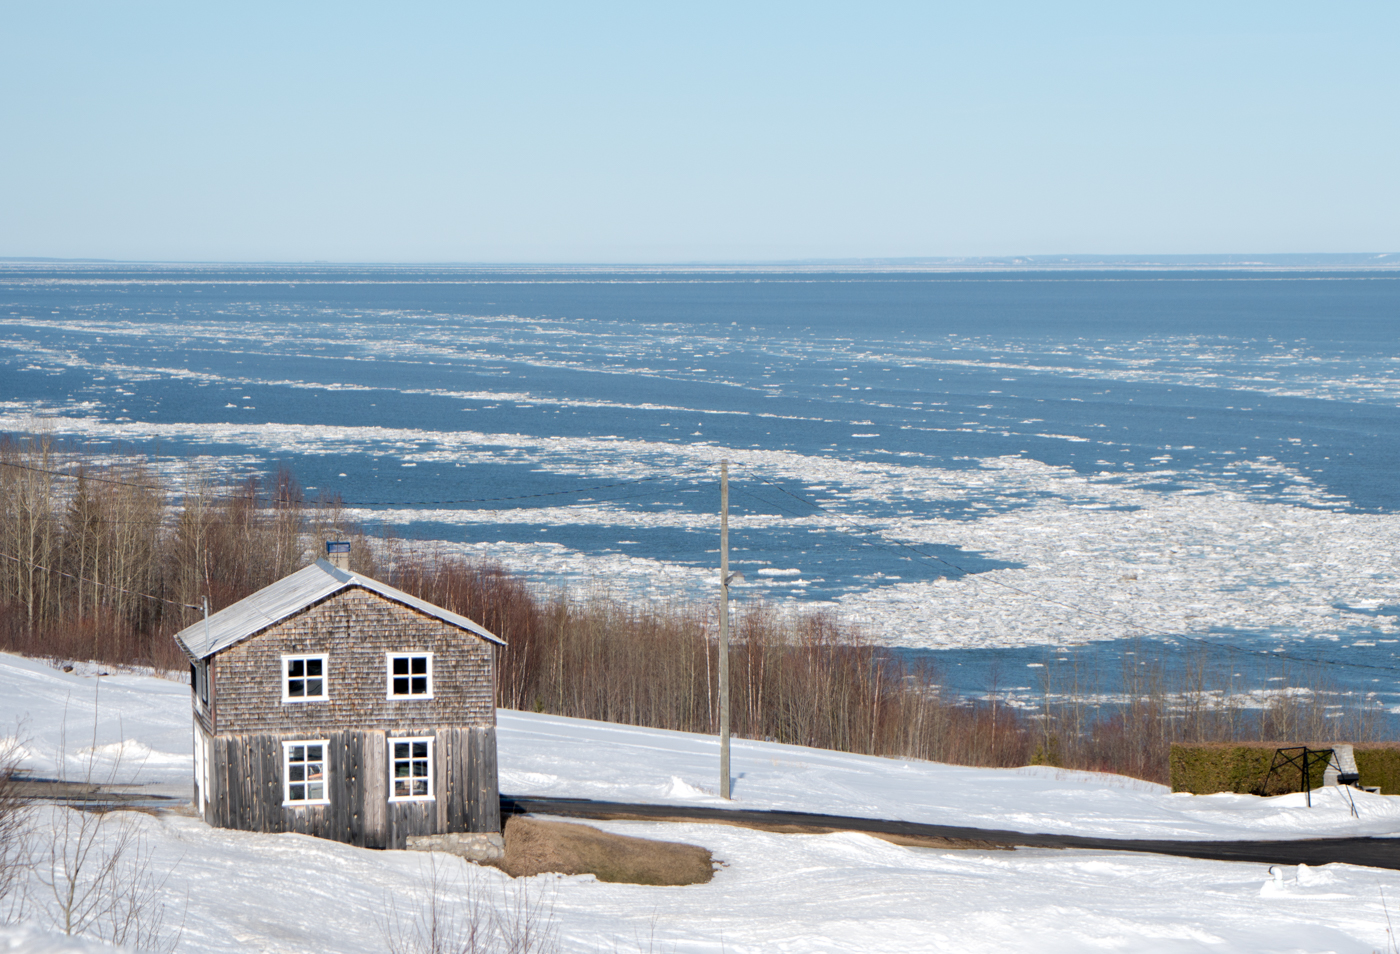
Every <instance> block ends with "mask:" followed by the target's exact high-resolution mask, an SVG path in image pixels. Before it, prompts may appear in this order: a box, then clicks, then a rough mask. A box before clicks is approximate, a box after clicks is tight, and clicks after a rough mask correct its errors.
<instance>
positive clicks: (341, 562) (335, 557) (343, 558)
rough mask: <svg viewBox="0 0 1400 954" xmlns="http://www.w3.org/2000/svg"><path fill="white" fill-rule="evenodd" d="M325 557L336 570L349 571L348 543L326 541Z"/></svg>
mask: <svg viewBox="0 0 1400 954" xmlns="http://www.w3.org/2000/svg"><path fill="white" fill-rule="evenodd" d="M326 559H327V560H329V561H331V566H333V567H335V568H336V569H337V570H344V571H345V572H347V573H349V572H350V544H349V543H347V542H345V541H335V540H327V541H326Z"/></svg>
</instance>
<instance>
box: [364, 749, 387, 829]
mask: <svg viewBox="0 0 1400 954" xmlns="http://www.w3.org/2000/svg"><path fill="white" fill-rule="evenodd" d="M363 746H364V748H363V752H364V762H365V771H364V783H363V784H362V785H361V786H360V798H361V809H360V810H361V813H362V814H363V816H364V830H365V847H367V848H388V847H389V846H390V835H389V812H388V809H389V802H388V799H389V765H388V760H389V742H388V738H387V737H386V736H385V734H384V733H383V732H366V733H364V742H363Z"/></svg>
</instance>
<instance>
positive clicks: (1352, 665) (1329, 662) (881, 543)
mask: <svg viewBox="0 0 1400 954" xmlns="http://www.w3.org/2000/svg"><path fill="white" fill-rule="evenodd" d="M745 472H746V473H748V474H749V475H750V476H752V477H754V478H756V479H757V480H759V481H761V482H762V483H765V484H767V485H768V486H770V487H772V488H774V489H775V490H777V491H779V492H781V493H784V494H786V495H787V496H789V497H791V498H792V499H794V500H796V501H798V502H800V503H803V504H805V505H807V506H808V507H811V508H812V509H813V510H816V511H817V512H819V513H823V514H826V515H827V516H829V517H832V518H833V519H836V520H838V521H842V522H844V523H847V524H848V525H851V526H853V527H854V533H853V532H852V531H847V530H842V529H841V528H840V527H835V528H833V529H835V530H836V531H837V532H838V533H846V534H849V535H851V536H854V534H855V533H862V534H878V533H879V532H880V531H879V530H877V529H875V528H873V527H859V526H855V525H854V523H853V522H852V521H850V520H849V519H848V518H846V517H843V516H842V515H840V514H836V513H832V512H831V511H830V510H828V509H826V508H825V507H823V506H822V505H821V504H819V503H816V502H814V501H811V500H808V499H807V498H805V497H802V496H801V495H799V494H795V493H793V492H792V491H790V490H788V489H787V488H786V487H783V486H782V485H781V484H779V483H777V482H776V481H772V480H769V479H767V478H765V477H762V476H760V475H758V474H755V473H753V471H751V470H748V469H747V468H745ZM790 512H791V511H789V513H790ZM856 539H860V538H859V537H857V538H856ZM861 542H863V543H865V544H866V545H867V546H874V547H879V548H881V549H886V550H891V551H893V550H894V547H899V548H901V549H905V550H908V551H910V552H912V553H914V554H916V555H917V556H918V557H920V558H921V559H923V560H925V561H928V560H933V561H936V562H938V563H941V564H943V565H944V566H947V567H950V568H951V569H954V570H957V571H958V572H959V573H960V574H962V575H963V576H964V577H969V576H970V577H972V579H973V582H977V583H991V584H993V585H994V586H1000V587H1003V588H1004V589H1008V590H1011V591H1013V592H1016V593H1020V594H1021V595H1023V596H1028V597H1030V598H1031V599H1035V600H1039V601H1040V602H1042V603H1048V604H1050V605H1052V606H1059V607H1062V608H1063V609H1067V610H1070V611H1072V612H1075V613H1082V614H1084V615H1086V616H1093V617H1096V618H1098V619H1104V620H1109V621H1111V622H1117V623H1126V624H1127V625H1128V626H1130V627H1132V628H1133V629H1136V630H1138V631H1139V632H1140V633H1141V634H1142V635H1147V636H1157V637H1160V638H1162V639H1184V640H1187V641H1189V642H1193V643H1198V644H1200V645H1202V646H1206V647H1208V648H1211V649H1220V650H1224V651H1226V652H1230V653H1236V654H1238V655H1244V656H1258V657H1261V658H1264V659H1283V660H1289V661H1292V662H1298V663H1304V664H1312V665H1322V666H1339V667H1343V668H1348V669H1367V670H1373V671H1377V672H1390V673H1393V672H1400V667H1396V666H1379V665H1376V664H1374V663H1359V662H1347V661H1345V660H1340V659H1305V658H1302V657H1298V656H1291V655H1288V654H1286V653H1277V652H1265V651H1262V650H1257V649H1245V648H1243V647H1240V646H1231V645H1229V644H1227V643H1217V642H1213V641H1211V640H1208V639H1204V638H1202V637H1199V636H1189V635H1187V634H1185V633H1168V632H1163V631H1161V630H1157V629H1153V628H1151V627H1148V626H1144V625H1142V624H1141V623H1139V622H1137V621H1136V620H1134V619H1132V618H1131V617H1128V616H1124V615H1121V614H1120V615H1114V614H1110V613H1103V612H1100V611H1098V610H1093V609H1087V608H1085V607H1082V606H1077V605H1075V604H1073V603H1066V602H1064V601H1063V600H1057V599H1055V598H1053V597H1049V596H1045V595H1043V594H1040V593H1035V592H1032V591H1030V590H1027V589H1024V588H1022V587H1019V586H1016V585H1015V584H1014V583H1007V582H1006V581H1004V580H998V579H997V578H995V577H990V576H985V575H983V574H979V573H974V572H973V571H971V570H967V569H965V568H963V567H960V566H958V565H957V564H956V563H953V562H952V561H951V560H947V559H944V558H943V557H941V556H938V555H937V554H936V553H925V552H924V551H922V550H920V549H919V548H918V547H915V546H913V545H911V544H907V543H901V542H899V541H897V540H896V541H886V540H884V539H883V538H881V539H880V540H877V541H871V540H861Z"/></svg>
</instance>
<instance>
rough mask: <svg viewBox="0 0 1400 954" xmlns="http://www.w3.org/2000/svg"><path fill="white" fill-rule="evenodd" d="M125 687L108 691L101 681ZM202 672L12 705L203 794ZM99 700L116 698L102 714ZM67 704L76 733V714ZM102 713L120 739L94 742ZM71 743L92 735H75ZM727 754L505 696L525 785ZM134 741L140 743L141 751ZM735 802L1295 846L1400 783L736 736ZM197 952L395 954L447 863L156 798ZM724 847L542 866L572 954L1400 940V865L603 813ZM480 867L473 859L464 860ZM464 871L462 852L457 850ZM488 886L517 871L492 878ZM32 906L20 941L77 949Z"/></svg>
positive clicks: (611, 791) (582, 785)
mask: <svg viewBox="0 0 1400 954" xmlns="http://www.w3.org/2000/svg"><path fill="white" fill-rule="evenodd" d="M99 684H100V689H99ZM188 692H189V690H188V688H187V687H185V686H183V685H181V684H180V683H178V682H174V681H171V680H166V679H160V678H155V677H152V676H145V675H139V674H129V673H113V674H111V675H108V676H104V677H100V678H99V677H97V676H96V675H95V670H93V669H91V668H89V667H78V668H77V669H76V670H75V671H74V672H72V673H63V672H61V671H58V670H55V669H52V668H50V667H49V666H47V665H45V664H44V663H42V662H39V661H36V660H27V659H19V658H17V657H13V656H0V719H4V720H6V721H8V722H11V723H14V722H17V721H18V722H21V723H22V724H23V725H24V732H25V738H26V742H25V752H24V755H25V761H26V763H27V765H28V766H29V767H31V768H32V769H33V770H34V771H35V773H36V774H49V773H52V772H54V771H55V770H56V769H57V768H58V763H59V761H60V760H61V759H64V758H65V753H66V763H67V764H66V768H67V771H68V772H69V773H70V774H71V773H73V772H76V771H80V770H83V769H84V768H85V765H86V759H87V758H88V756H89V753H90V752H91V753H93V754H94V755H95V756H96V758H97V764H98V765H99V771H101V770H105V769H106V768H107V767H110V766H113V765H116V766H117V772H118V774H120V775H121V776H122V777H123V778H125V779H127V780H131V781H138V782H142V783H146V784H149V785H150V786H151V788H152V790H154V791H162V792H167V793H183V792H184V791H187V790H188V787H189V777H190V773H191V762H190V756H189V754H188V749H189V739H190V730H189V696H188ZM94 703H95V704H96V708H95V709H94ZM65 722H66V726H67V728H66V732H65V729H64V725H65ZM94 725H95V726H96V739H95V745H94V738H93V732H94ZM65 736H66V737H65ZM716 753H717V747H716V745H715V743H714V741H713V740H712V739H709V738H707V737H704V736H696V735H689V734H683V733H674V732H661V731H656V730H648V729H635V728H629V727H624V726H615V725H607V724H603V723H595V722H585V721H581V720H573V719H562V718H557V717H551V716H542V715H533V714H526V713H516V712H502V713H501V727H500V758H501V787H502V789H503V791H506V792H509V793H513V794H535V795H567V796H573V797H584V798H600V799H603V798H607V799H621V800H629V801H646V802H657V803H677V804H706V805H714V804H718V803H719V802H720V799H719V798H718V797H717V795H716V789H717V779H716V778H715V775H716V772H717V759H716ZM118 757H119V758H120V761H119V763H118V761H117V760H118ZM733 774H734V776H735V777H736V780H735V783H734V788H733V793H734V802H733V804H734V805H735V806H738V807H751V808H769V807H772V808H788V809H794V810H800V811H817V812H833V813H841V814H851V815H867V816H872V817H889V818H902V819H908V820H914V821H928V822H937V823H946V824H953V825H980V826H985V827H995V828H1011V829H1020V830H1027V831H1057V832H1075V833H1084V834H1102V835H1118V836H1122V837H1143V838H1156V837H1178V838H1192V837H1199V838H1237V837H1256V838H1280V837H1308V836H1315V835H1342V834H1392V833H1397V832H1400V798H1389V797H1381V796H1366V795H1360V794H1358V795H1357V801H1356V805H1357V809H1358V811H1359V813H1360V815H1361V817H1360V819H1356V818H1353V817H1352V816H1351V812H1350V809H1349V807H1348V806H1347V804H1346V802H1345V801H1343V800H1341V799H1339V798H1338V797H1336V793H1323V794H1322V795H1321V796H1319V797H1315V798H1314V804H1313V808H1311V809H1308V808H1306V807H1305V806H1304V804H1303V801H1302V796H1281V797H1278V798H1272V799H1259V798H1253V797H1250V796H1225V795H1215V796H1209V797H1196V796H1190V795H1173V794H1171V793H1170V792H1168V791H1167V790H1166V789H1165V788H1163V787H1161V786H1157V785H1151V784H1148V783H1145V782H1139V781H1135V780H1132V779H1127V778H1122V777H1119V776H1108V775H1092V774H1088V773H1079V772H1064V771H1057V770H1054V769H1031V768H1026V769H1012V770H988V769H970V768H962V767H956V766H947V765H937V764H929V763H915V762H904V761H895V760H888V759H875V758H867V757H861V756H851V755H843V754H840V753H833V752H825V751H820V750H814V749H804V748H799V747H795V746H783V745H775V744H770V743H758V742H744V741H739V742H736V743H735V746H734V753H733ZM137 818H138V823H139V824H140V825H142V826H143V827H144V829H145V830H146V832H147V834H148V835H149V837H150V844H151V846H152V848H153V850H154V852H155V855H154V860H155V864H156V865H157V866H159V867H160V868H161V870H165V869H170V870H173V872H174V876H173V878H172V880H171V882H170V886H169V891H168V900H169V903H170V904H171V905H173V906H174V910H175V912H176V914H177V917H176V919H177V920H178V919H179V915H180V912H181V911H183V919H184V923H185V931H184V937H183V940H182V943H181V948H180V949H181V950H182V951H191V952H203V951H210V952H224V951H265V952H344V954H359V952H366V954H368V952H376V954H377V952H381V951H383V950H384V949H385V944H384V939H383V937H382V934H381V931H380V929H379V927H378V926H377V922H378V921H379V920H381V919H382V918H381V916H380V915H378V914H377V912H382V911H383V910H384V909H385V905H386V902H387V900H388V899H391V898H396V899H401V900H402V899H406V898H408V897H410V896H411V895H412V894H413V892H414V890H415V889H416V888H417V887H418V886H420V885H421V884H422V881H423V877H424V864H425V860H426V857H427V856H425V855H422V854H418V853H411V852H384V851H368V850H364V849H357V848H353V847H349V846H346V845H341V844H337V843H333V842H327V841H320V840H317V839H312V838H307V837H304V836H300V835H259V834H250V833H246V832H232V831H221V830H213V829H210V828H208V827H207V826H205V825H204V824H203V823H201V822H198V821H196V820H194V819H193V818H190V817H188V816H184V815H180V814H166V815H162V816H159V817H147V816H137ZM597 824H598V826H599V827H602V828H606V829H608V830H611V831H617V832H622V833H627V834H633V835H639V836H642V837H654V838H664V839H669V840H677V841H688V842H692V843H695V844H700V845H704V846H705V847H707V848H709V849H710V850H711V851H713V852H714V854H715V856H716V858H718V859H720V860H722V861H723V862H724V867H722V868H721V869H720V870H719V872H718V873H717V875H716V876H715V878H714V880H713V881H712V882H711V883H710V884H707V885H695V886H690V887H684V888H655V887H640V886H633V885H614V884H602V883H599V882H596V881H594V880H593V879H592V878H590V877H568V878H560V877H552V876H550V877H541V878H535V879H529V888H530V890H532V891H535V892H537V893H538V894H539V895H540V896H545V897H548V898H549V899H550V900H551V902H552V905H553V910H554V915H555V917H556V919H557V922H556V923H557V924H558V927H559V930H560V936H561V939H562V941H563V948H564V949H565V950H568V951H587V952H591V951H599V952H602V951H614V950H622V951H628V950H639V949H640V950H655V951H675V952H677V954H689V952H695V954H700V952H707V954H708V952H714V954H719V952H728V954H736V952H757V951H783V952H806V951H832V952H836V951H840V952H848V951H891V952H895V951H900V952H903V951H942V950H957V951H995V952H1004V951H1066V952H1069V951H1075V952H1078V951H1086V950H1106V951H1171V952H1174V951H1279V952H1283V951H1290V952H1291V951H1339V952H1341V951H1355V952H1370V951H1373V950H1374V951H1390V950H1392V943H1393V939H1392V937H1391V935H1390V933H1389V920H1390V919H1389V918H1388V916H1387V915H1388V911H1387V909H1388V907H1394V908H1396V911H1395V912H1394V919H1395V923H1396V926H1397V927H1400V872H1391V871H1381V870H1377V869H1371V868H1360V867H1353V866H1349V865H1328V866H1326V867H1322V868H1315V869H1308V868H1303V867H1299V868H1288V869H1286V870H1284V871H1283V873H1282V881H1281V882H1276V881H1275V880H1273V879H1272V878H1271V877H1270V875H1269V873H1268V871H1266V869H1265V868H1264V866H1261V865H1252V864H1239V863H1224V862H1213V861H1195V860H1190V859H1181V858H1167V857H1160V856H1154V855H1141V854H1120V853H1112V852H1100V851H1054V850H1038V849H1037V850H1025V849H1022V850H1017V851H991V852H981V851H943V850H934V849H924V848H902V847H897V846H894V845H890V844H887V843H885V842H882V841H879V840H877V839H874V838H871V837H868V836H865V835H860V834H853V833H839V834H832V835H778V834H769V833H764V832H755V831H749V830H745V829H740V828H731V827H727V826H720V825H704V824H663V823H652V822H602V823H597ZM444 864H446V865H448V866H459V865H460V863H459V862H457V861H456V859H445V861H444ZM453 870H456V869H455V867H454V868H453ZM476 877H477V878H478V881H479V883H480V884H481V885H482V886H483V887H485V888H486V889H487V890H499V889H500V888H501V886H502V883H503V882H505V881H506V880H508V879H505V876H504V875H501V874H499V873H498V872H496V871H494V870H491V869H482V870H481V871H480V872H478V873H477V874H476ZM96 949H97V948H92V947H87V946H82V945H75V946H71V947H66V946H64V945H63V943H61V942H58V941H56V940H55V939H54V938H53V937H52V935H50V934H48V933H47V929H46V926H45V925H43V924H41V923H39V922H38V921H37V920H36V916H34V915H32V916H31V920H30V921H29V922H28V923H26V924H23V925H20V926H18V927H13V928H8V929H4V930H0V951H3V950H16V951H19V950H23V951H45V952H48V951H52V952H55V954H57V952H68V951H72V952H74V954H78V952H83V954H86V952H87V951H91V950H96Z"/></svg>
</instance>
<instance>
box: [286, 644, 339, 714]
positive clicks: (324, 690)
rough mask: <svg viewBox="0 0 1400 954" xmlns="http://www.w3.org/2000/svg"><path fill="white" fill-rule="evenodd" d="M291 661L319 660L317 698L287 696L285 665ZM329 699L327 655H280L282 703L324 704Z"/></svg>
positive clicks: (329, 680)
mask: <svg viewBox="0 0 1400 954" xmlns="http://www.w3.org/2000/svg"><path fill="white" fill-rule="evenodd" d="M293 659H319V660H321V694H320V695H319V696H300V697H297V696H289V695H287V679H288V678H289V677H288V675H287V665H288V664H289V663H290V662H291V661H292V660H293ZM330 697H331V663H330V655H329V654H328V653H283V654H282V702H283V703H301V702H325V701H326V700H328V699H330Z"/></svg>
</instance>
